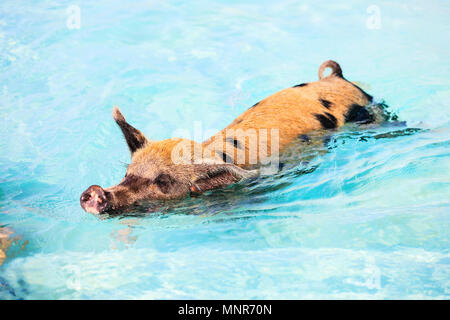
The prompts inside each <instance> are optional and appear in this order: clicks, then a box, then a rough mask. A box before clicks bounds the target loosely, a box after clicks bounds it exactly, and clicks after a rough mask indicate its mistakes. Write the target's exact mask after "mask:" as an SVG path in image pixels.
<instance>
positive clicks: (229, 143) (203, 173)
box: [80, 60, 374, 214]
mask: <svg viewBox="0 0 450 320" xmlns="http://www.w3.org/2000/svg"><path fill="white" fill-rule="evenodd" d="M327 68H330V69H331V73H330V74H329V75H327V76H324V71H325V69H327ZM371 101H372V97H371V96H370V95H369V94H367V93H365V92H364V91H363V90H362V89H360V88H359V87H358V86H356V85H355V84H353V83H351V82H349V81H347V80H346V79H345V78H344V77H343V75H342V70H341V67H340V66H339V64H338V63H336V62H335V61H331V60H328V61H326V62H324V63H323V64H322V65H321V66H320V68H319V81H315V82H309V83H302V84H299V85H296V86H294V87H291V88H288V89H284V90H281V91H279V92H277V93H275V94H273V95H271V96H269V97H267V98H265V99H263V100H261V101H260V102H258V103H256V104H255V105H254V106H252V107H251V108H249V109H248V110H247V111H245V112H244V113H242V114H241V115H240V116H238V117H237V118H236V119H235V120H234V121H233V122H232V123H231V124H230V125H229V126H228V127H226V128H225V129H223V130H222V131H220V132H219V133H218V134H217V135H215V136H213V137H211V138H210V139H208V140H207V141H204V142H203V143H198V142H194V141H191V140H187V139H181V138H172V139H167V140H163V141H152V140H149V139H147V138H146V137H145V136H144V135H143V134H142V132H141V131H139V130H137V129H136V128H134V127H133V126H131V125H130V124H129V123H128V122H127V121H126V120H125V118H124V116H123V115H122V113H121V112H120V110H119V108H117V107H114V109H113V117H114V119H115V121H116V122H117V124H118V125H119V127H120V129H121V130H122V133H123V135H124V136H125V140H126V142H127V144H128V148H129V149H130V152H131V159H132V161H131V164H130V165H129V166H128V168H127V171H126V174H125V177H124V178H123V180H122V181H121V182H120V183H119V184H118V185H116V186H113V187H110V188H106V189H103V188H102V187H100V186H98V185H93V186H90V187H89V188H88V189H87V190H86V191H84V192H83V194H82V195H81V198H80V204H81V207H82V208H83V209H84V210H85V211H87V212H90V213H94V214H100V213H104V212H108V211H113V210H118V209H124V208H126V207H128V206H131V205H132V204H134V203H136V202H138V201H141V200H165V199H175V198H182V197H184V196H187V195H189V194H190V193H202V192H204V191H207V190H211V189H216V188H220V187H223V186H226V185H229V184H232V183H235V182H237V181H239V180H241V179H244V178H247V177H251V176H254V175H255V174H257V171H256V170H255V169H257V168H258V167H259V166H261V165H263V164H267V163H269V162H270V161H275V160H276V159H277V156H278V154H279V151H283V148H285V147H286V146H287V145H288V144H289V143H291V142H292V141H293V140H295V139H298V138H300V139H303V140H308V135H307V134H308V133H309V132H312V131H315V130H322V129H323V130H331V129H336V128H338V127H340V126H342V125H343V124H344V123H346V122H359V123H368V122H372V121H373V120H374V116H373V115H372V114H371V113H370V112H369V111H368V110H367V109H366V108H365V106H367V105H368V104H369V103H370V102H371ZM274 159H275V160H274Z"/></svg>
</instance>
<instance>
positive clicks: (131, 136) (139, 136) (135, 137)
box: [112, 107, 149, 154]
mask: <svg viewBox="0 0 450 320" xmlns="http://www.w3.org/2000/svg"><path fill="white" fill-rule="evenodd" d="M112 115H113V118H114V120H116V123H117V124H118V125H119V127H120V129H121V130H122V133H123V135H124V137H125V140H126V141H127V144H128V148H129V149H130V152H131V154H133V153H134V152H135V151H136V150H137V149H139V148H142V147H143V146H144V145H145V144H147V143H149V141H148V140H147V138H146V137H145V136H144V134H143V133H142V132H140V131H139V130H138V129H136V128H134V127H133V126H131V125H130V124H129V123H128V122H127V121H126V120H125V117H124V116H123V114H122V113H121V112H120V109H119V108H118V107H114V108H113V111H112Z"/></svg>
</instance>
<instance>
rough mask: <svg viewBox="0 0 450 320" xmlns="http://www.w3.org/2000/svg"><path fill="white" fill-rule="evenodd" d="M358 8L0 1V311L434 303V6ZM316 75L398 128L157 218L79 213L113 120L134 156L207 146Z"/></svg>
mask: <svg viewBox="0 0 450 320" xmlns="http://www.w3.org/2000/svg"><path fill="white" fill-rule="evenodd" d="M73 4H76V5H78V8H79V9H80V18H81V19H80V22H81V24H80V28H79V29H77V28H72V27H73V25H71V24H70V23H69V27H70V28H69V27H68V23H67V19H68V17H69V15H70V14H73V11H69V12H68V11H67V8H68V7H70V6H71V5H73ZM372 4H373V3H372V2H366V3H363V2H361V1H347V2H346V4H337V3H334V2H331V1H330V2H320V1H319V2H318V1H299V2H297V1H284V0H282V1H276V2H274V1H258V2H257V3H256V2H253V1H215V2H211V1H196V2H195V3H194V2H188V1H156V0H155V1H145V2H141V3H139V4H137V3H134V2H132V3H131V2H130V3H128V4H125V3H124V1H109V0H108V1H106V0H105V1H103V0H102V1H95V2H92V1H78V2H77V3H73V2H72V1H58V3H56V2H54V1H30V0H27V1H17V0H7V1H5V0H3V1H1V2H0V124H1V126H0V137H1V140H0V150H1V153H0V225H2V226H6V227H8V228H10V229H13V230H14V232H15V235H14V236H13V237H15V238H17V241H15V242H14V243H13V244H12V246H11V247H10V249H9V250H8V252H7V255H8V258H7V259H6V260H5V262H4V264H3V265H2V266H1V267H0V298H2V299H36V298H39V299H79V298H81V299H94V298H96V299H110V298H150V299H166V298H168V299H170V298H250V299H253V298H261V299H265V298H273V299H279V298H313V299H316V298H363V299H365V298H375V299H393V298H408V299H417V298H426V299H430V298H441V299H442V298H445V299H448V298H450V253H449V247H450V241H449V240H450V239H449V227H450V225H449V222H450V217H449V211H450V200H449V199H450V176H449V172H450V170H449V169H450V158H449V156H450V144H449V142H450V111H449V110H450V109H449V105H448V101H449V100H450V82H449V79H450V69H449V64H448V57H449V55H448V53H449V49H450V45H449V44H450V41H449V40H450V39H449V31H450V22H449V21H450V20H449V15H450V3H449V2H448V1H404V2H397V1H396V2H394V3H391V2H388V1H381V2H380V1H377V7H376V8H375V9H374V8H373V7H371V5H372ZM368 8H369V9H368ZM374 10H375V11H374ZM368 11H369V12H368ZM377 13H379V20H376V21H375V22H374V20H373V19H374V18H373V15H374V14H377ZM377 17H378V16H377ZM375 18H376V17H375ZM327 59H334V60H336V61H338V62H339V63H340V64H341V66H342V68H343V71H344V75H345V76H346V77H347V78H348V79H349V80H352V81H360V82H361V83H363V87H364V89H366V90H367V91H368V92H369V93H371V94H372V95H374V97H375V98H376V99H377V100H378V101H381V100H385V101H386V103H387V104H388V105H389V106H390V108H391V111H394V112H396V113H397V114H398V116H399V118H400V120H402V121H406V122H407V128H401V127H394V126H389V125H386V126H382V127H376V128H370V129H364V130H363V129H360V130H359V131H355V130H354V129H348V128H344V129H342V130H341V131H340V132H339V133H336V134H335V135H334V136H333V139H332V141H331V144H330V146H329V150H328V152H327V153H325V154H323V155H320V156H318V157H316V158H315V159H314V160H313V161H312V162H311V163H309V164H308V165H306V167H305V165H304V164H299V165H297V166H296V167H294V168H290V169H288V170H286V171H285V172H283V173H280V174H278V175H275V176H273V177H268V178H266V179H262V180H261V181H258V182H256V183H255V182H253V183H249V184H247V185H245V184H244V185H237V186H234V187H232V188H229V189H226V190H222V191H218V192H214V193H212V194H209V195H204V196H201V197H198V198H193V199H186V200H184V201H181V202H180V203H178V204H174V205H173V206H171V207H169V208H167V209H165V210H161V212H157V213H152V214H142V215H136V216H125V217H116V218H110V219H102V218H99V217H96V216H93V215H90V214H87V213H85V212H84V211H82V209H81V208H80V206H79V202H78V199H79V196H80V194H81V192H82V191H83V190H84V189H85V188H86V187H88V186H89V185H91V184H99V185H101V186H110V185H113V184H116V183H118V182H120V180H121V178H122V177H123V175H124V172H125V164H126V163H128V162H129V160H130V159H129V154H128V150H127V147H126V144H125V142H124V140H123V138H122V136H121V133H120V130H119V129H118V128H117V127H116V125H115V123H114V122H113V120H112V118H111V114H110V113H111V109H112V106H113V105H115V104H116V105H119V106H120V107H121V109H122V111H123V112H124V114H125V115H126V116H127V118H128V120H129V121H130V122H131V123H133V124H134V125H135V126H136V127H137V128H139V129H141V130H142V131H143V132H144V133H145V134H146V135H147V136H148V137H150V138H151V139H155V140H156V139H164V138H168V137H171V136H173V135H177V132H182V130H184V131H185V130H188V131H189V132H192V131H193V130H194V126H195V123H197V124H198V121H200V125H201V127H202V129H203V131H204V132H207V131H208V130H209V131H210V132H215V131H217V130H219V129H222V128H223V127H225V126H226V125H227V124H228V123H230V122H231V121H232V120H233V119H234V118H235V117H236V116H237V115H239V114H240V113H241V112H242V111H244V110H245V109H246V108H248V107H249V106H251V105H253V104H254V103H255V102H257V101H259V100H260V99H262V98H264V97H266V96H267V95H269V94H271V93H273V92H276V91H278V90H280V89H283V88H285V87H289V86H292V85H295V84H298V83H301V82H309V81H313V80H316V79H317V69H318V66H319V65H320V63H321V62H323V61H325V60H327ZM416 129H417V130H416ZM180 130H181V131H180ZM392 132H394V133H392ZM205 134H206V133H205Z"/></svg>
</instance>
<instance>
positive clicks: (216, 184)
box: [191, 164, 258, 193]
mask: <svg viewBox="0 0 450 320" xmlns="http://www.w3.org/2000/svg"><path fill="white" fill-rule="evenodd" d="M199 166H200V167H199V171H200V172H199V173H200V175H199V177H198V178H197V179H196V180H195V181H194V183H193V184H192V185H191V191H192V192H196V193H202V192H205V191H207V190H212V189H217V188H220V187H224V186H226V185H229V184H232V183H235V182H238V181H240V180H242V179H248V178H251V177H256V176H257V175H258V172H257V171H256V170H244V169H241V168H239V167H238V166H236V165H234V164H213V165H205V164H202V165H199Z"/></svg>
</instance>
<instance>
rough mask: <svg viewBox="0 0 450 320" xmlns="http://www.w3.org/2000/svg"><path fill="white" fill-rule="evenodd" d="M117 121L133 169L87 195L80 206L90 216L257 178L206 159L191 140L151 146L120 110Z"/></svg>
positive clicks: (159, 143) (177, 140) (215, 159)
mask: <svg viewBox="0 0 450 320" xmlns="http://www.w3.org/2000/svg"><path fill="white" fill-rule="evenodd" d="M113 117H114V119H115V121H116V122H117V124H118V125H119V127H120V129H121V130H122V133H123V135H124V136H125V140H126V142H127V144H128V148H129V149H130V152H131V164H130V165H129V166H128V168H127V171H126V174H125V177H124V178H123V179H122V181H121V182H120V183H119V184H118V185H115V186H112V187H109V188H105V189H103V188H102V187H100V186H98V185H93V186H90V187H89V188H88V189H87V190H86V191H84V192H83V193H82V195H81V197H80V204H81V207H82V208H83V209H84V210H85V211H87V212H90V213H94V214H100V213H105V212H110V211H120V210H124V209H126V208H127V207H129V206H131V205H133V204H135V203H137V202H141V201H151V200H166V199H177V198H182V197H185V196H187V195H189V194H190V193H192V192H194V193H202V192H204V191H207V190H211V189H216V188H220V187H223V186H226V185H229V184H232V183H235V182H237V181H239V180H241V179H243V178H246V177H250V176H252V175H254V172H252V171H247V170H244V169H241V168H239V167H237V166H235V165H233V164H227V163H225V162H223V160H222V159H221V158H220V157H219V158H218V157H215V156H214V154H213V155H211V156H210V157H207V158H206V159H205V158H204V155H202V152H198V151H199V150H200V151H201V150H202V145H201V144H198V143H195V142H193V141H190V140H186V139H180V138H172V139H167V140H163V141H151V140H148V139H147V138H146V137H145V136H144V135H143V134H142V132H140V131H139V130H137V129H136V128H134V127H132V126H131V125H130V124H129V123H127V121H126V120H125V118H124V116H123V115H122V113H121V112H120V110H119V108H117V107H114V109H113ZM186 150H188V151H186ZM180 154H182V157H179V155H180ZM197 154H200V157H201V159H200V160H199V159H198V156H196V155H197Z"/></svg>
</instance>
